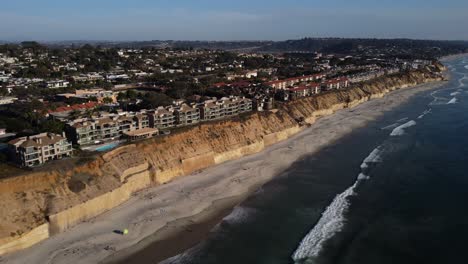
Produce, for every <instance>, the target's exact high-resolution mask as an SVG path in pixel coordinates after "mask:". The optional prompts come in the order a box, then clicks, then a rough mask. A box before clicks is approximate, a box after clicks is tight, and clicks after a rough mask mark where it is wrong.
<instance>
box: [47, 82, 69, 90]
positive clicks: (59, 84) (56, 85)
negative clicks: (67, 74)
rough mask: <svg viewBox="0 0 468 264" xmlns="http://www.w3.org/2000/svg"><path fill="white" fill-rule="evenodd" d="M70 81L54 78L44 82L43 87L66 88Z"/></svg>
mask: <svg viewBox="0 0 468 264" xmlns="http://www.w3.org/2000/svg"><path fill="white" fill-rule="evenodd" d="M69 84H70V82H68V81H64V80H55V81H48V82H45V87H46V88H49V89H58V88H67V87H68V85H69Z"/></svg>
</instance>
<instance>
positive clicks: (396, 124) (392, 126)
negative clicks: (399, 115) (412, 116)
mask: <svg viewBox="0 0 468 264" xmlns="http://www.w3.org/2000/svg"><path fill="white" fill-rule="evenodd" d="M398 125H400V124H399V123H395V124H391V125H389V126H386V127H382V128H381V129H382V130H389V129H392V130H393V129H394V128H395V127H397V126H398Z"/></svg>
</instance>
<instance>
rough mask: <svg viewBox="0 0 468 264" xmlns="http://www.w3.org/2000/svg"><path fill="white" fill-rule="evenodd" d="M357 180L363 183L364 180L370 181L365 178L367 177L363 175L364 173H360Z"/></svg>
mask: <svg viewBox="0 0 468 264" xmlns="http://www.w3.org/2000/svg"><path fill="white" fill-rule="evenodd" d="M357 178H358V180H360V181H365V180H369V179H370V177H369V176H367V175H365V174H364V173H360V174H359V176H358V177H357Z"/></svg>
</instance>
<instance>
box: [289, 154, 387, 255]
mask: <svg viewBox="0 0 468 264" xmlns="http://www.w3.org/2000/svg"><path fill="white" fill-rule="evenodd" d="M383 151H384V150H383V147H382V146H379V147H377V148H375V149H374V150H373V151H372V152H371V153H370V154H369V156H367V157H366V158H365V159H364V161H363V162H362V164H361V168H362V169H363V170H365V169H367V168H368V167H369V165H370V164H371V163H375V162H381V161H382V152H383ZM369 179H370V177H369V176H368V175H366V174H364V172H361V173H360V174H359V175H358V177H357V180H356V182H355V183H354V184H353V185H352V186H351V187H349V188H348V189H346V190H345V191H344V192H342V193H341V194H339V195H337V196H336V197H335V199H334V200H333V202H332V203H331V204H330V205H329V206H328V207H327V209H326V210H325V211H324V212H323V213H322V217H321V218H320V219H319V221H318V222H317V224H316V225H315V226H314V228H313V229H312V230H311V231H310V232H309V233H308V234H307V235H306V236H305V237H304V238H303V239H302V241H301V243H300V244H299V247H298V248H297V249H296V251H295V252H294V254H293V255H292V259H293V260H294V261H295V263H309V262H310V261H312V260H313V259H314V258H317V257H318V256H319V254H320V252H321V251H322V248H323V246H324V244H325V242H326V241H327V240H329V239H331V238H332V237H333V236H334V235H335V234H336V233H338V232H340V231H341V230H343V227H344V226H345V224H346V218H345V215H346V212H347V211H348V209H349V205H350V202H349V200H348V198H349V197H351V196H353V195H356V192H355V189H356V187H357V186H358V185H359V183H360V182H361V181H366V180H369Z"/></svg>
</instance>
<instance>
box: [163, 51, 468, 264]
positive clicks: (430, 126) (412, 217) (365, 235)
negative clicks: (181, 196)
mask: <svg viewBox="0 0 468 264" xmlns="http://www.w3.org/2000/svg"><path fill="white" fill-rule="evenodd" d="M448 65H450V66H451V74H452V75H453V78H452V80H451V81H450V82H448V83H447V84H445V85H444V86H443V87H441V88H438V89H437V90H435V91H428V92H423V93H421V94H420V95H418V96H415V97H414V98H413V99H411V100H410V101H409V102H408V103H406V104H404V105H403V106H401V107H399V108H398V109H395V110H393V111H390V112H388V113H386V114H385V116H384V117H382V118H381V119H379V120H377V121H374V122H371V123H370V124H369V125H368V126H366V127H364V128H362V129H359V130H356V131H354V132H353V133H351V134H350V135H348V136H346V137H345V138H343V139H342V140H340V141H339V142H337V143H336V144H334V145H332V146H329V147H327V148H326V149H324V150H322V151H320V152H319V153H316V154H314V155H310V156H307V157H304V158H303V159H302V160H300V161H298V162H296V163H295V164H294V165H293V166H292V167H290V168H289V169H288V170H287V171H285V172H284V173H283V174H282V175H280V176H279V177H278V178H276V179H275V180H273V181H272V182H270V183H268V184H266V185H265V186H264V187H262V189H261V190H259V191H258V192H257V193H255V194H254V195H253V196H251V197H250V198H249V199H248V200H247V201H245V202H244V203H242V204H241V205H239V206H238V207H237V208H236V209H235V210H234V211H233V213H232V214H231V215H230V216H228V217H226V218H225V220H224V221H223V222H222V223H220V224H219V226H217V227H216V228H215V229H213V231H212V233H211V234H210V236H209V238H208V239H207V240H205V241H202V242H201V243H199V244H198V245H197V246H195V247H194V248H192V249H190V250H188V251H186V252H184V253H183V254H180V255H178V256H175V257H173V258H170V259H168V260H166V261H164V263H165V264H171V263H174V264H176V263H182V264H186V263H193V264H211V263H212V264H219V263H226V264H229V263H233V264H234V263H235V264H238V263H252V264H276V263H278V264H283V263H284V264H292V263H317V264H322V263H323V264H328V263H343V264H352V263H359V264H367V263H369V264H375V263H379V264H385V263H399V264H404V263H412V264H413V263H425V264H427V263H468V256H467V254H466V253H465V252H466V250H465V248H466V247H467V245H468V243H467V241H468V77H467V76H468V66H467V65H468V62H467V60H466V58H465V59H457V60H454V61H452V62H449V63H448Z"/></svg>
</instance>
